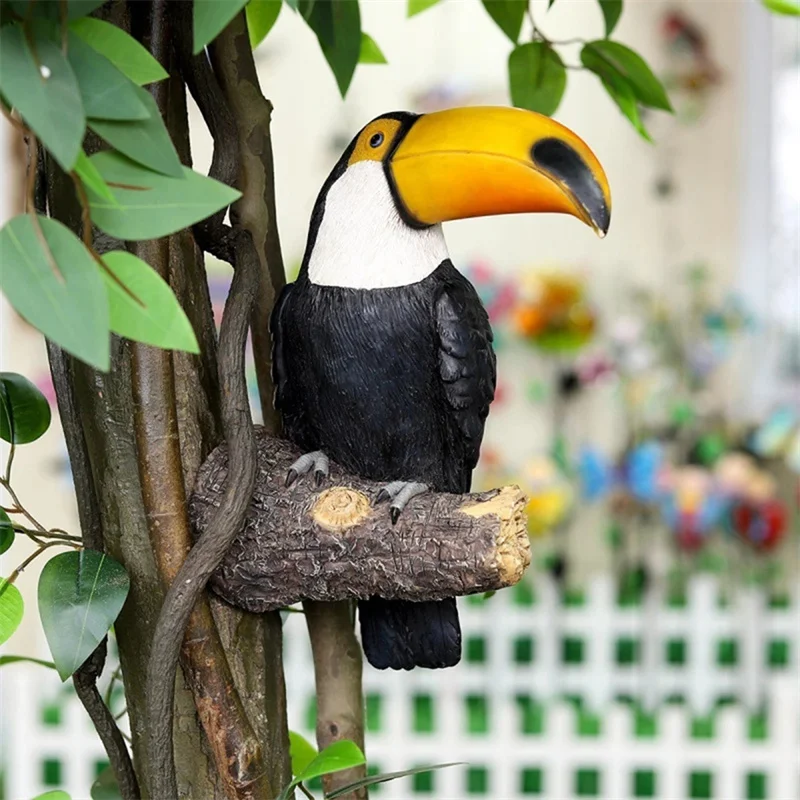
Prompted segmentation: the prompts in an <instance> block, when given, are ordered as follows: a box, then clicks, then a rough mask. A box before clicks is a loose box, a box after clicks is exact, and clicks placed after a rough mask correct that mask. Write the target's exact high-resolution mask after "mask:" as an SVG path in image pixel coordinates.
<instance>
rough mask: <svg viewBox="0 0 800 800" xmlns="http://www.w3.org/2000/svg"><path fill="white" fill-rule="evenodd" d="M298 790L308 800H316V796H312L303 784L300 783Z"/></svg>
mask: <svg viewBox="0 0 800 800" xmlns="http://www.w3.org/2000/svg"><path fill="white" fill-rule="evenodd" d="M297 788H298V789H299V790H300V791H301V792H302V793H303V794H304V795H305V796H306V797H307V798H308V800H315V799H314V795H313V794H311V792H309V791H308V789H306V787H305V786H303V784H302V783H298V784H297Z"/></svg>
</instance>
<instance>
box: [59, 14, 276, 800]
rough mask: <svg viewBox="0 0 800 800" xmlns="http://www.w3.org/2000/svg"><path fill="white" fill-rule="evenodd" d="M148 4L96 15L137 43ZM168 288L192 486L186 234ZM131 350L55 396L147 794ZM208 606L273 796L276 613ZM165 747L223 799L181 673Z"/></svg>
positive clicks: (194, 448)
mask: <svg viewBox="0 0 800 800" xmlns="http://www.w3.org/2000/svg"><path fill="white" fill-rule="evenodd" d="M150 8H151V5H150V4H149V3H125V2H115V3H110V4H106V5H105V6H104V7H103V8H102V9H101V11H100V12H99V14H98V15H99V16H101V17H103V18H105V19H108V20H109V21H112V22H114V23H115V24H117V25H119V26H120V27H122V28H123V30H127V31H129V32H132V33H133V34H134V35H135V36H137V38H140V39H141V38H145V39H146V38H147V34H148V29H149V20H148V15H149V13H150ZM168 50H169V48H168ZM170 58H172V55H171V53H170V55H168V59H170ZM165 67H166V68H167V69H168V70H169V71H170V73H171V74H172V77H171V78H170V81H169V85H168V95H169V101H168V109H167V114H166V120H165V121H166V123H167V127H168V129H169V131H170V134H171V136H172V139H173V141H174V143H175V145H176V148H177V150H178V152H179V154H180V156H181V160H182V161H183V162H184V163H186V164H190V161H191V159H190V151H189V139H188V124H187V120H186V108H185V90H184V86H183V82H182V80H181V78H180V77H179V76H178V75H177V70H176V69H175V68H174V65H173V64H170V63H165ZM98 146H99V142H98V141H97V140H95V139H94V137H91V136H90V137H89V139H88V140H87V144H86V149H87V150H88V151H89V152H92V151H93V149H97V147H98ZM47 190H48V191H47V195H48V205H49V210H50V213H51V215H52V216H53V217H55V218H56V219H59V220H61V221H62V222H64V223H65V224H66V225H67V226H68V227H70V228H71V229H72V230H74V231H76V232H79V231H80V224H81V219H80V209H79V208H78V207H77V204H76V202H75V196H74V189H73V186H72V183H71V181H70V179H69V178H68V177H67V176H64V175H63V174H62V173H61V172H60V170H58V168H57V167H53V168H51V169H50V170H49V174H48V186H47ZM95 243H96V247H97V248H98V249H99V250H100V251H102V250H104V249H105V250H107V249H110V247H112V246H113V247H115V248H120V247H124V244H123V243H120V242H112V241H110V240H109V239H108V237H103V236H98V235H97V234H96V237H95ZM169 282H170V284H171V285H172V286H173V288H174V289H175V291H176V294H177V295H178V297H179V299H180V300H181V301H182V303H183V305H184V308H185V310H186V312H187V314H188V316H189V318H190V319H191V321H192V324H193V326H194V328H195V331H196V333H197V338H198V341H199V342H200V344H201V348H202V354H201V355H200V356H199V357H198V356H190V355H187V354H175V355H174V356H173V358H172V365H171V369H172V371H173V373H174V385H175V409H176V412H177V427H178V431H177V433H178V437H179V443H180V456H181V462H182V473H181V474H179V475H178V479H179V480H180V481H182V483H183V485H184V488H185V489H186V490H187V491H188V489H189V487H191V486H192V484H193V482H194V476H195V473H196V471H197V469H198V467H199V466H200V464H201V463H202V461H203V460H204V459H205V457H206V456H207V454H208V453H209V452H210V451H211V449H213V447H214V446H215V445H217V444H218V443H219V441H220V430H221V420H220V399H219V397H220V395H219V391H220V390H219V384H218V381H217V365H216V334H215V328H214V322H213V316H212V313H211V304H210V300H209V296H208V287H207V284H206V279H205V270H204V267H203V260H202V253H201V252H200V251H199V250H198V249H197V247H196V245H195V244H194V240H193V238H192V234H191V232H190V231H182V232H181V233H178V234H176V235H175V236H173V237H170V239H169ZM130 350H131V347H130V345H129V343H127V342H125V341H123V340H119V339H116V338H114V339H113V340H112V361H111V369H110V371H109V372H108V373H107V374H101V373H98V372H96V371H94V370H92V369H90V368H88V367H86V366H85V365H83V364H81V363H79V362H76V361H75V360H73V359H71V358H69V357H67V359H68V362H67V363H68V365H69V370H70V373H71V384H72V391H73V392H74V398H75V401H74V402H72V403H71V404H66V403H61V399H62V398H61V396H62V395H63V392H64V388H63V381H62V382H61V383H62V385H61V388H59V387H58V386H57V391H58V393H59V401H60V406H62V413H64V414H65V415H66V419H64V424H65V428H67V429H68V430H70V431H71V432H72V440H73V442H78V443H80V442H81V440H82V443H83V445H84V448H83V451H84V455H83V456H80V454H79V452H78V448H76V447H75V446H72V447H70V455H71V461H72V468H73V472H74V473H75V479H76V487H77V488H78V490H79V497H78V500H79V505H80V507H81V512H82V513H81V517H82V522H84V517H86V516H87V513H86V512H87V511H88V510H89V507H88V501H87V499H86V498H87V497H91V498H92V499H93V502H95V503H96V513H92V516H93V517H94V518H95V519H93V520H92V524H93V525H94V524H96V525H97V526H98V529H99V530H100V531H101V534H102V540H103V545H104V549H105V550H106V551H107V552H109V553H110V554H111V555H113V556H114V557H115V558H116V559H117V560H119V561H120V562H121V563H122V564H123V565H124V566H125V568H126V570H127V571H128V574H129V575H130V578H131V591H130V594H129V597H128V600H127V602H126V604H125V607H124V608H123V611H122V613H121V615H120V617H119V619H118V620H117V624H116V626H115V627H116V632H117V639H118V643H119V649H120V659H121V662H122V668H123V675H124V684H125V691H126V698H127V704H128V709H129V713H130V718H131V729H132V736H133V754H134V763H135V766H136V771H137V773H138V775H139V776H140V778H141V783H142V787H143V791H145V792H146V786H147V784H148V781H147V776H148V771H149V770H148V767H149V764H148V760H147V752H146V747H145V740H146V734H147V732H148V729H149V721H148V719H147V717H146V713H145V708H146V688H145V674H146V666H147V661H148V657H149V654H150V643H151V641H152V636H153V631H154V627H155V622H156V619H157V618H158V615H159V611H160V608H161V605H162V602H163V589H162V586H161V584H160V581H159V576H158V571H157V569H156V565H155V560H154V557H153V551H152V549H151V547H150V542H149V539H148V526H147V515H146V510H145V507H144V504H143V500H142V484H141V482H140V476H139V467H138V460H139V452H138V449H137V444H136V441H135V437H134V432H133V426H132V424H131V423H132V420H133V416H134V402H133V392H132V385H131V360H130ZM212 601H213V612H214V619H215V620H216V624H217V626H218V628H219V636H220V637H221V639H222V642H223V645H224V647H225V649H226V651H227V660H228V663H229V664H230V670H231V672H232V673H233V674H232V677H233V685H230V684H228V685H227V687H226V691H229V692H232V693H234V694H235V693H236V692H237V690H238V693H239V694H240V696H241V698H242V702H243V704H244V710H245V712H246V714H247V717H248V718H249V719H250V721H251V722H252V725H253V726H254V728H255V729H256V731H257V734H258V739H259V741H260V742H261V745H262V748H263V749H264V750H265V755H266V762H265V763H266V769H267V773H268V775H269V778H270V784H271V786H275V787H277V789H276V790H279V789H280V788H281V787H282V786H284V785H286V783H288V780H289V778H290V776H289V774H288V748H287V746H286V742H285V740H286V705H285V689H284V683H283V672H282V665H281V660H280V625H279V623H278V622H277V619H273V618H272V617H270V618H261V617H254V616H252V615H248V614H244V613H242V612H240V611H237V610H235V609H233V608H231V607H230V606H228V605H226V604H222V603H220V602H219V601H216V600H213V598H212ZM172 745H173V747H174V753H175V766H176V772H177V789H178V795H179V796H181V797H192V798H195V797H202V798H204V799H205V798H209V800H221V798H224V797H226V791H225V788H226V787H225V780H224V778H223V777H221V776H220V774H219V771H218V770H217V768H216V766H215V764H214V763H213V759H212V758H210V753H211V748H209V745H208V742H207V740H206V738H205V736H204V735H203V731H202V727H201V726H200V724H199V722H198V717H197V713H196V710H195V704H194V702H193V698H192V695H191V693H190V692H189V691H188V689H187V687H186V683H185V680H184V677H183V675H181V674H180V673H179V674H178V675H177V680H176V699H175V718H174V727H173V737H172ZM269 794H270V795H272V791H270V793H269ZM145 796H147V795H145ZM262 796H266V795H262ZM154 800H155V799H154ZM157 800H163V798H158V799H157Z"/></svg>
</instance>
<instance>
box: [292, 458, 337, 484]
mask: <svg viewBox="0 0 800 800" xmlns="http://www.w3.org/2000/svg"><path fill="white" fill-rule="evenodd" d="M312 469H313V470H314V485H315V486H316V487H317V488H319V487H320V486H322V483H323V481H324V480H325V478H327V477H328V472H329V462H328V456H326V455H325V453H323V452H322V451H321V450H315V451H314V452H313V453H304V454H303V455H302V456H300V458H298V459H297V461H295V462H294V464H292V466H291V467H289V471H288V472H287V473H286V488H287V489H288V488H289V487H290V486H291V485H292V484H293V483H294V482H295V481H296V480H297V479H298V478H299V477H301V476H303V475H307V474H308V473H309V472H311V470H312Z"/></svg>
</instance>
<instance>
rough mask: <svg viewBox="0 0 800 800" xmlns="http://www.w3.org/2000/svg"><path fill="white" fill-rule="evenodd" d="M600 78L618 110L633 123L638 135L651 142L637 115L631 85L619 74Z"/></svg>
mask: <svg viewBox="0 0 800 800" xmlns="http://www.w3.org/2000/svg"><path fill="white" fill-rule="evenodd" d="M600 80H601V81H602V83H603V86H604V88H605V90H606V91H607V92H608V94H609V96H610V97H611V99H612V100H613V101H614V102H615V103H616V104H617V106H619V109H620V111H622V113H623V114H624V115H625V116H626V117H627V118H628V119H629V120H630V121H631V122H632V123H633V127H634V128H636V130H637V131H638V132H639V135H640V136H641V137H642V138H643V139H645V140H646V141H648V142H651V143H652V141H653V139H652V137H651V136H650V133H649V132H648V130H647V128H645V126H644V123H643V122H642V118H641V116H640V115H639V106H638V105H637V103H636V95H635V94H634V93H633V87H632V86H631V85H630V84H629V83H628V82H627V81H626V80H625V79H624V78H622V77H620V76H619V75H614V74H611V75H609V76H608V78H601V79H600Z"/></svg>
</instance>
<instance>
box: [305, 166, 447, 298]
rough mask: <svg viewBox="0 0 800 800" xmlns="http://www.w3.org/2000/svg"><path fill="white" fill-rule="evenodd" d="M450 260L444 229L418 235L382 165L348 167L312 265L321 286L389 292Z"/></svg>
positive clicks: (329, 201) (331, 200) (329, 203)
mask: <svg viewBox="0 0 800 800" xmlns="http://www.w3.org/2000/svg"><path fill="white" fill-rule="evenodd" d="M446 258H448V253H447V245H446V244H445V241H444V234H443V233H442V226H441V225H434V226H432V227H430V228H423V229H422V230H416V229H414V228H410V227H409V226H408V225H406V223H405V222H403V220H402V219H401V218H400V215H399V213H398V211H397V208H396V206H395V204H394V199H393V198H392V193H391V191H390V189H389V184H388V183H387V181H386V176H385V175H384V172H383V165H382V164H380V163H379V162H377V161H362V162H360V163H358V164H353V166H351V167H348V169H347V171H346V172H345V173H344V174H343V175H342V176H341V177H340V178H339V180H337V181H336V182H335V183H334V184H333V186H331V188H330V191H329V192H328V196H327V197H326V198H325V212H324V214H323V216H322V223H321V224H320V226H319V230H318V231H317V240H316V242H315V243H314V249H313V250H312V252H311V258H310V259H309V263H308V277H309V279H310V280H311V282H312V283H316V284H319V285H322V286H345V287H348V288H351V289H384V288H388V287H390V286H407V285H409V284H411V283H419V281H421V280H423V279H424V278H427V277H428V275H430V274H431V273H432V272H433V271H434V270H435V269H436V268H437V267H438V266H439V264H441V263H442V261H444V260H445V259H446Z"/></svg>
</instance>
